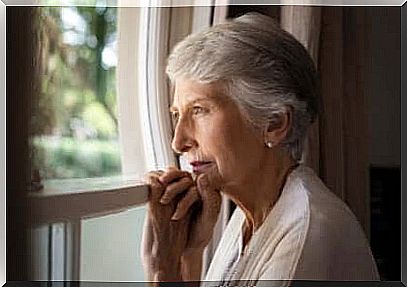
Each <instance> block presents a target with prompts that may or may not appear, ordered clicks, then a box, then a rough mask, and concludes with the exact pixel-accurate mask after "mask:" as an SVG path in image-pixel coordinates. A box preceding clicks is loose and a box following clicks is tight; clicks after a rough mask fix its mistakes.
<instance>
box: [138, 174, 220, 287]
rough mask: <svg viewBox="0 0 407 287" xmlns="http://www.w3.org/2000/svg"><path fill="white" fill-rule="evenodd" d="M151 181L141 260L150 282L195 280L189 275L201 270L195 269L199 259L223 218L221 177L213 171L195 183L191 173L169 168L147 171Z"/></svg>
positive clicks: (200, 176) (201, 176)
mask: <svg viewBox="0 0 407 287" xmlns="http://www.w3.org/2000/svg"><path fill="white" fill-rule="evenodd" d="M146 181H147V183H148V184H149V186H150V193H149V202H148V212H147V216H146V220H145V225H144V232H143V240H142V259H143V265H144V268H145V272H146V273H147V274H148V280H149V281H182V280H191V278H193V275H191V274H188V272H190V273H191V272H192V271H190V270H194V269H197V267H195V268H194V266H190V265H193V264H199V266H200V264H201V263H200V262H199V263H195V262H194V260H195V261H200V260H201V258H202V252H203V250H204V248H205V247H206V245H207V244H208V243H209V241H210V239H211V237H212V233H213V228H214V226H215V224H216V221H217V218H218V215H219V211H220V206H221V195H220V192H219V189H220V185H219V182H220V180H219V177H218V176H216V175H215V173H208V174H200V175H198V176H197V177H196V178H195V180H194V179H193V178H192V175H191V174H190V173H188V172H186V171H182V170H179V169H177V168H175V167H169V168H168V169H167V170H166V171H153V172H150V173H148V174H147V176H146ZM192 258H193V260H191V259H192ZM188 265H189V266H188ZM198 279H199V278H198Z"/></svg>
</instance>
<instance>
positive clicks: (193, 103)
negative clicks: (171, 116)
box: [170, 97, 217, 112]
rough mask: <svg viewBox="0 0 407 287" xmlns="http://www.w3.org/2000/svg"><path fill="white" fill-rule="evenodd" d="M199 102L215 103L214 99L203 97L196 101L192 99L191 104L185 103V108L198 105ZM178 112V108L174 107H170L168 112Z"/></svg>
mask: <svg viewBox="0 0 407 287" xmlns="http://www.w3.org/2000/svg"><path fill="white" fill-rule="evenodd" d="M200 102H212V103H216V102H217V100H216V97H204V98H198V99H194V100H192V101H191V102H189V103H187V104H186V106H187V107H190V106H193V105H195V104H196V103H200ZM175 111H178V107H176V106H171V107H170V112H175Z"/></svg>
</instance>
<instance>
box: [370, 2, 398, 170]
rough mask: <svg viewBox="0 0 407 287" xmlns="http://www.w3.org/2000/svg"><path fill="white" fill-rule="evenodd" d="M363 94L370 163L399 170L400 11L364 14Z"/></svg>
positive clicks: (382, 10) (377, 11) (392, 9)
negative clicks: (365, 98)
mask: <svg viewBox="0 0 407 287" xmlns="http://www.w3.org/2000/svg"><path fill="white" fill-rule="evenodd" d="M366 12H367V13H366V15H367V24H368V27H369V29H367V31H366V33H367V39H368V41H369V43H368V45H369V46H370V49H369V51H370V52H369V53H367V54H366V55H365V57H366V59H365V60H366V66H367V73H366V78H365V79H366V91H367V100H368V105H369V163H370V165H372V166H380V167H397V166H400V92H401V91H400V84H401V59H400V45H401V42H400V35H401V34H400V21H401V17H400V9H399V8H398V7H394V8H383V7H377V8H369V9H367V11H366Z"/></svg>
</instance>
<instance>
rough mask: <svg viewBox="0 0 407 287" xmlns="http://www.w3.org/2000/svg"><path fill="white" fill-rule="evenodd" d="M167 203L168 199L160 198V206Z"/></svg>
mask: <svg viewBox="0 0 407 287" xmlns="http://www.w3.org/2000/svg"><path fill="white" fill-rule="evenodd" d="M169 202H170V199H169V198H168V197H167V196H165V195H164V196H162V197H161V198H160V203H161V204H167V203H169Z"/></svg>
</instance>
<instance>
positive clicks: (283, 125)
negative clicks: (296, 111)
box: [264, 108, 292, 147]
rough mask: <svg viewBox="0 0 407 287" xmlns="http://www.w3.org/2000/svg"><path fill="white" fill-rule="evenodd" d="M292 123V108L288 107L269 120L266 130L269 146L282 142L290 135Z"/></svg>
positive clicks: (265, 136)
mask: <svg viewBox="0 0 407 287" xmlns="http://www.w3.org/2000/svg"><path fill="white" fill-rule="evenodd" d="M291 125H292V110H291V108H287V109H286V110H285V111H284V112H281V113H278V114H276V115H275V117H273V119H271V120H270V121H269V124H268V126H267V127H266V128H265V131H264V138H265V141H264V142H265V144H266V146H268V147H272V146H276V145H278V144H280V143H281V142H282V141H283V140H284V139H285V138H286V137H287V135H288V132H289V131H290V129H291Z"/></svg>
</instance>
